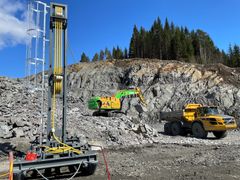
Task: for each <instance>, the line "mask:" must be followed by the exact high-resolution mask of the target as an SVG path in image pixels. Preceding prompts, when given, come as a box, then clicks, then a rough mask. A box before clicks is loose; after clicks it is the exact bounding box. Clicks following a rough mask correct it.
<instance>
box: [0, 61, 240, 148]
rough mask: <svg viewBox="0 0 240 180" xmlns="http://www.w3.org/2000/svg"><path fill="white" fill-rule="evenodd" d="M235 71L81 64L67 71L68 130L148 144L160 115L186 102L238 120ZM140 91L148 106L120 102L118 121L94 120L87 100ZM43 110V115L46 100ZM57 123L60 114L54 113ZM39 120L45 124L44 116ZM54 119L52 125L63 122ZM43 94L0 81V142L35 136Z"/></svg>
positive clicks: (169, 64)
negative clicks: (214, 108) (128, 90)
mask: <svg viewBox="0 0 240 180" xmlns="http://www.w3.org/2000/svg"><path fill="white" fill-rule="evenodd" d="M239 75H240V73H239V69H232V68H228V67H226V66H223V65H221V64H217V65H209V66H203V65H194V64H187V63H181V62H177V61H160V60H138V59H135V60H121V61H112V62H98V63H88V64H85V63H82V64H75V65H71V66H69V68H68V76H67V78H68V97H67V101H68V125H67V127H68V131H69V135H74V134H76V135H78V136H80V137H82V138H83V139H86V140H88V141H99V142H100V143H102V144H106V145H130V144H143V143H152V142H154V141H155V137H157V136H158V133H157V131H156V130H155V129H154V128H153V127H151V126H149V125H148V124H152V123H154V122H157V121H159V112H160V111H171V110H179V109H182V107H183V106H184V105H185V104H186V103H202V104H207V105H216V106H219V108H220V109H221V110H222V111H223V112H225V113H226V114H229V115H234V116H236V117H239V116H240V110H239V108H238V107H239V105H240V90H239V83H240V79H239ZM129 86H136V87H140V88H141V89H142V92H143V95H144V98H145V100H146V102H147V106H146V107H144V106H142V105H141V104H140V103H139V100H138V99H137V98H134V99H124V101H123V108H122V111H123V112H124V113H125V115H124V114H123V115H122V116H121V117H114V118H113V117H93V116H92V113H93V112H92V111H90V110H88V109H87V101H88V99H89V98H90V97H92V96H96V95H100V96H110V95H112V94H114V93H115V92H116V91H117V90H119V89H125V88H127V87H129ZM46 94H47V93H45V97H44V98H45V108H44V112H47V97H46ZM56 114H57V115H56V119H59V118H58V117H59V115H60V114H61V111H60V110H57V112H56ZM43 121H44V122H46V114H44V117H43ZM58 121H59V120H57V123H56V126H60V125H61V123H59V122H58ZM40 122H41V92H40V91H38V90H34V91H30V90H29V89H27V88H26V87H25V86H24V81H23V80H21V79H20V80H19V79H18V80H14V79H9V78H5V77H1V78H0V140H1V141H11V142H14V140H16V141H17V142H18V143H19V139H20V140H21V139H22V140H23V141H24V140H25V139H28V140H33V139H34V138H35V136H37V135H39V132H40Z"/></svg>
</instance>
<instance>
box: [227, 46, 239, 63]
mask: <svg viewBox="0 0 240 180" xmlns="http://www.w3.org/2000/svg"><path fill="white" fill-rule="evenodd" d="M226 64H227V65H228V66H231V67H240V47H239V46H237V45H236V44H235V45H234V46H233V47H232V46H231V45H230V46H229V50H228V59H227V62H226Z"/></svg>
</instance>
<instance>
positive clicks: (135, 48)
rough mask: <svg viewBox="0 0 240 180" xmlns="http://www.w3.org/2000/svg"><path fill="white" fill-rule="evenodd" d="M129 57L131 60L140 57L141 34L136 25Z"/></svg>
mask: <svg viewBox="0 0 240 180" xmlns="http://www.w3.org/2000/svg"><path fill="white" fill-rule="evenodd" d="M129 57H130V58H135V57H139V32H138V29H137V26H136V25H134V28H133V34H132V38H131V42H130V47H129Z"/></svg>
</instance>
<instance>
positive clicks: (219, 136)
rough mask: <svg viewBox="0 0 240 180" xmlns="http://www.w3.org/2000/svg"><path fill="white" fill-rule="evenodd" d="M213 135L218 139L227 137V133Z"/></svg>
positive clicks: (218, 132) (220, 132)
mask: <svg viewBox="0 0 240 180" xmlns="http://www.w3.org/2000/svg"><path fill="white" fill-rule="evenodd" d="M213 135H214V136H215V137H216V138H217V139H221V138H225V137H226V136H227V131H213Z"/></svg>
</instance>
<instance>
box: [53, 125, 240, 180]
mask: <svg viewBox="0 0 240 180" xmlns="http://www.w3.org/2000/svg"><path fill="white" fill-rule="evenodd" d="M162 127H163V126H162V125H160V126H159V127H156V126H155V128H157V129H158V130H159V131H158V133H159V135H158V137H157V138H156V139H155V140H154V142H153V143H148V144H142V145H132V146H112V147H108V149H106V150H105V153H106V154H105V155H106V158H107V162H108V166H109V170H110V173H111V179H112V180H127V179H129V180H145V179H146V180H147V179H148V180H165V179H166V180H172V179H176V180H178V179H180V180H192V179H193V180H212V179H214V180H218V179H219V180H220V179H222V180H237V179H240V131H239V130H234V131H230V132H229V133H228V136H227V137H226V138H224V139H220V140H219V139H215V138H214V136H213V135H212V134H209V136H208V139H205V140H201V139H196V138H193V137H191V136H188V137H183V136H175V137H174V136H167V135H164V134H163V133H162ZM98 160H99V165H98V167H97V170H96V172H95V174H94V175H92V176H85V177H82V176H80V177H75V178H74V179H76V180H78V179H79V180H96V179H97V180H106V179H107V173H106V169H105V164H104V161H103V157H102V154H101V152H98ZM69 177H70V176H69ZM69 177H68V176H64V177H57V178H56V177H55V178H54V179H68V178H69Z"/></svg>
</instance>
